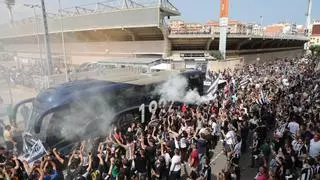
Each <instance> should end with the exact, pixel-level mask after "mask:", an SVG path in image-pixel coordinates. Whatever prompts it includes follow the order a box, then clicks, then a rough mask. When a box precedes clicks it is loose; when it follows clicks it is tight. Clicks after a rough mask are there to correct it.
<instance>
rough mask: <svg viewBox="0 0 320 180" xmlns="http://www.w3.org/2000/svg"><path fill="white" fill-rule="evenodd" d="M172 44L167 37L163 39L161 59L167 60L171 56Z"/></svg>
mask: <svg viewBox="0 0 320 180" xmlns="http://www.w3.org/2000/svg"><path fill="white" fill-rule="evenodd" d="M171 50H172V44H171V41H170V39H169V38H168V36H167V37H165V38H164V53H163V58H168V57H170V56H171Z"/></svg>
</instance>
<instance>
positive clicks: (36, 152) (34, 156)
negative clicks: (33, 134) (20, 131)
mask: <svg viewBox="0 0 320 180" xmlns="http://www.w3.org/2000/svg"><path fill="white" fill-rule="evenodd" d="M24 146H25V147H24V151H25V154H24V155H23V156H22V157H21V158H22V159H23V160H26V161H28V162H29V163H31V162H33V161H35V160H38V159H40V158H41V157H42V156H43V155H44V154H46V152H47V151H46V149H45V147H44V145H43V144H42V142H41V140H35V139H31V138H30V139H29V138H28V139H24Z"/></svg>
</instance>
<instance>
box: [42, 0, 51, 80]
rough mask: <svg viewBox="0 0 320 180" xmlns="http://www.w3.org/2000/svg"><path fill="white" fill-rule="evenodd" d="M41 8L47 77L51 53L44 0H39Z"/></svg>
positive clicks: (49, 71) (49, 69)
mask: <svg viewBox="0 0 320 180" xmlns="http://www.w3.org/2000/svg"><path fill="white" fill-rule="evenodd" d="M41 9H42V18H43V25H44V35H45V38H44V42H45V45H46V51H47V61H46V66H47V72H46V76H48V77H49V76H50V75H51V74H52V53H51V47H50V37H49V31H48V22H47V13H46V7H45V3H44V0H41ZM48 77H47V78H48ZM47 85H48V84H47Z"/></svg>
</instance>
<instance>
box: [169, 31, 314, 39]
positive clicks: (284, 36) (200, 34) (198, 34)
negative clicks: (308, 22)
mask: <svg viewBox="0 0 320 180" xmlns="http://www.w3.org/2000/svg"><path fill="white" fill-rule="evenodd" d="M170 36H171V37H194V38H196V37H215V38H219V33H211V32H206V31H205V32H196V33H195V32H182V33H179V32H176V31H172V30H171V31H170ZM227 37H230V38H262V39H292V40H307V39H308V38H307V36H304V35H290V34H279V35H270V34H264V35H256V34H238V33H229V34H228V35H227Z"/></svg>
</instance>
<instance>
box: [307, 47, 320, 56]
mask: <svg viewBox="0 0 320 180" xmlns="http://www.w3.org/2000/svg"><path fill="white" fill-rule="evenodd" d="M309 50H310V51H311V54H312V55H313V56H314V55H317V56H319V55H320V45H312V46H310V47H309Z"/></svg>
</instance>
